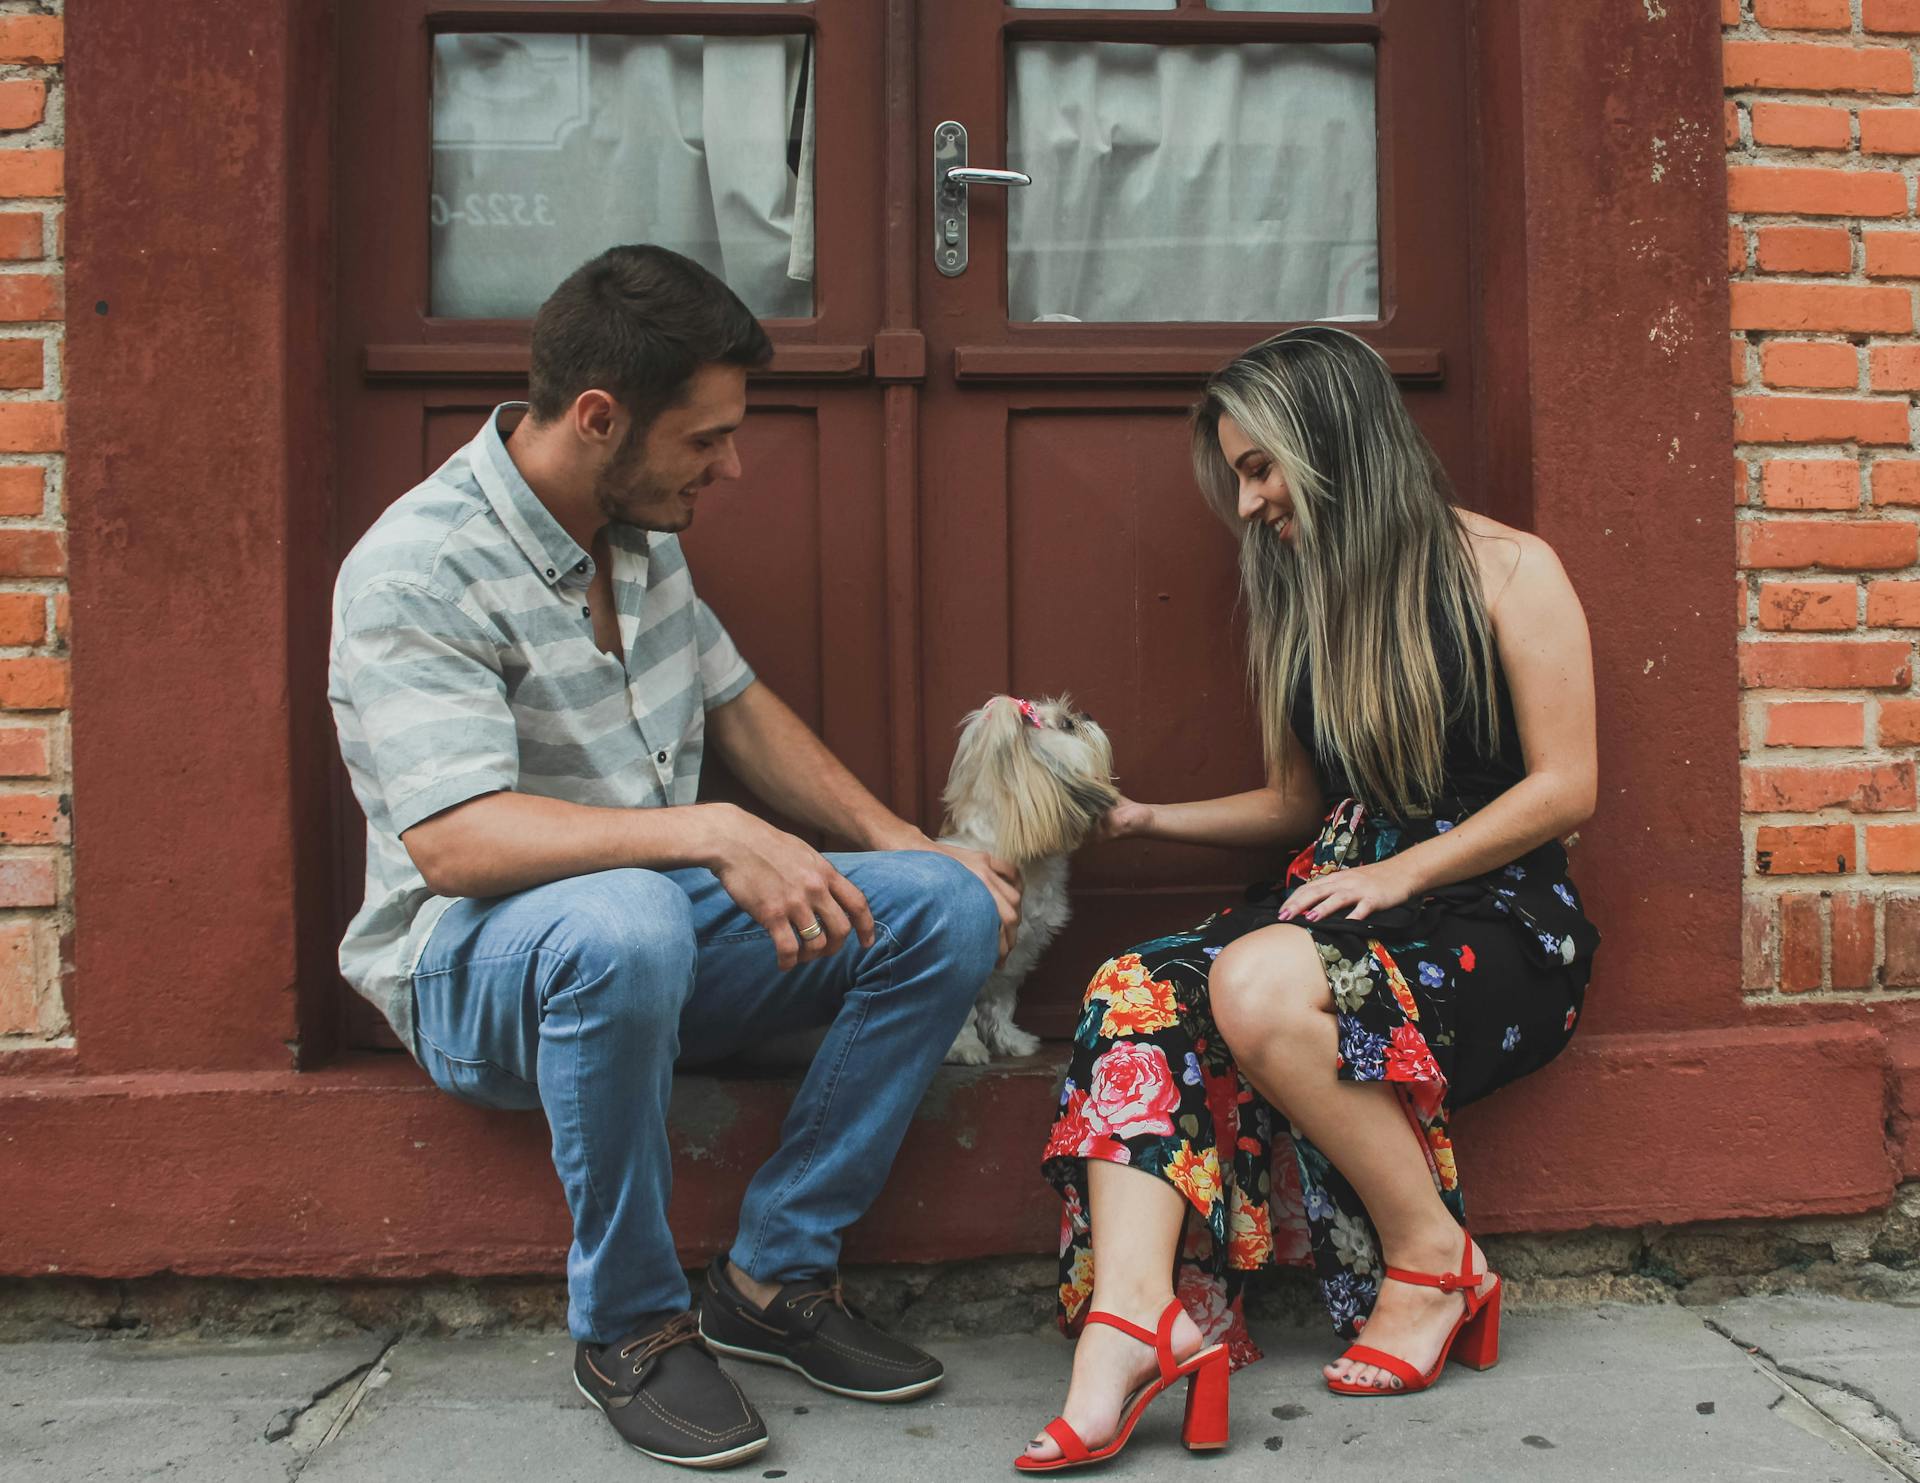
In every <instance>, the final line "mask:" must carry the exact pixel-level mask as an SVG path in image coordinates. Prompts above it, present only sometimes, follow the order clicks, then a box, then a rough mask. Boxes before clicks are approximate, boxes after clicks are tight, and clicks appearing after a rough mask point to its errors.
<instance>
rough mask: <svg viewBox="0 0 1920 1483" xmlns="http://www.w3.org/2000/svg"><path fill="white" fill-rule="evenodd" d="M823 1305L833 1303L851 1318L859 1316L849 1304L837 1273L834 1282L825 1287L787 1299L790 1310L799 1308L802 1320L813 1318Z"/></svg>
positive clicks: (799, 1293)
mask: <svg viewBox="0 0 1920 1483" xmlns="http://www.w3.org/2000/svg"><path fill="white" fill-rule="evenodd" d="M822 1303H831V1304H832V1305H833V1306H834V1307H836V1308H838V1309H839V1310H840V1311H841V1312H842V1313H844V1314H846V1315H847V1316H848V1317H849V1318H852V1317H857V1316H858V1315H857V1314H855V1313H854V1311H853V1309H852V1308H851V1307H849V1306H848V1304H847V1295H846V1293H845V1292H844V1291H843V1290H842V1288H841V1286H840V1278H839V1275H838V1274H837V1273H836V1274H835V1276H834V1278H833V1281H831V1282H829V1283H828V1284H827V1285H826V1286H825V1287H821V1288H815V1289H814V1290H813V1291H812V1292H797V1293H795V1294H794V1295H793V1296H792V1297H790V1298H788V1299H787V1306H788V1307H789V1308H797V1309H798V1310H799V1312H800V1316H801V1317H802V1318H811V1317H813V1315H814V1313H815V1312H817V1311H818V1309H819V1307H820V1305H821V1304H822Z"/></svg>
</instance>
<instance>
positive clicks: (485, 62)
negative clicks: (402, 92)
mask: <svg viewBox="0 0 1920 1483" xmlns="http://www.w3.org/2000/svg"><path fill="white" fill-rule="evenodd" d="M811 64H812V49H811V47H810V45H809V42H808V38H806V37H804V36H737V37H735V36H730V37H712V36H564V35H551V34H543V35H476V34H460V35H442V36H437V37H435V38H434V47H433V184H432V195H431V199H430V200H429V201H428V211H429V213H430V215H429V220H430V222H431V231H430V240H431V251H430V261H431V290H430V293H429V296H428V297H429V305H430V312H431V313H433V314H436V315H446V316H454V317H467V318H476V317H478V318H524V317H526V316H529V315H531V314H532V313H533V311H534V310H535V309H536V308H538V307H539V304H540V301H541V300H542V299H543V298H545V297H546V295H547V294H548V293H549V292H551V291H552V289H553V287H554V286H555V285H556V284H557V283H559V281H560V280H561V279H562V278H564V277H565V276H566V275H567V274H568V273H570V272H572V271H573V269H574V268H576V267H578V266H579V265H580V264H581V263H583V262H585V261H586V260H587V259H588V258H590V257H592V256H594V255H595V254H596V253H598V252H600V251H602V250H604V249H605V248H608V247H611V246H614V245H615V244H617V243H623V242H657V243H659V244H660V245H661V246H664V247H671V248H673V249H674V250H675V251H677V252H683V253H685V254H686V255H687V256H688V257H691V258H693V259H694V260H696V261H697V262H699V263H701V264H703V265H704V266H706V267H708V268H710V269H712V270H713V271H714V272H715V273H717V274H719V275H720V277H722V278H724V279H725V280H726V281H727V283H728V284H729V285H730V286H731V287H732V288H733V290H734V291H735V292H736V293H738V294H739V295H740V297H741V298H743V299H744V300H746V302H747V305H748V307H749V308H751V309H752V310H753V311H754V313H756V314H758V315H760V316H762V317H763V318H796V317H802V316H805V315H808V314H811V313H812V312H813V137H814V135H813V67H812V65H811Z"/></svg>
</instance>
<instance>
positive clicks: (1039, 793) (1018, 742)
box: [940, 695, 1120, 1066]
mask: <svg viewBox="0 0 1920 1483" xmlns="http://www.w3.org/2000/svg"><path fill="white" fill-rule="evenodd" d="M960 726H961V730H960V746H959V750H958V751H956V752H955V753H954V758H953V768H952V770H951V771H950V772H949V773H948V774H947V789H946V792H945V794H943V795H942V798H943V801H944V802H945V804H946V806H947V822H946V826H945V832H944V833H943V834H942V835H941V837H940V838H941V842H942V843H943V844H957V845H964V846H965V847H967V848H968V849H974V850H985V851H986V852H987V853H988V854H991V855H998V856H999V857H1000V858H1001V859H1002V860H1006V861H1008V862H1009V863H1011V864H1013V865H1017V866H1019V867H1020V873H1021V878H1022V889H1021V894H1020V926H1019V930H1018V935H1017V936H1016V937H1015V939H1014V945H1013V951H1012V952H1011V953H1010V954H1008V955H1007V961H1006V962H1005V963H1003V964H1001V965H1000V967H998V968H996V969H995V970H994V971H993V974H992V976H991V977H989V978H988V979H987V982H986V986H985V987H984V988H982V989H981V990H980V997H979V998H978V999H977V1000H976V1001H975V1002H974V1006H973V1012H972V1013H971V1014H970V1015H968V1017H967V1023H966V1024H965V1026H964V1027H962V1029H961V1031H960V1034H959V1037H958V1038H957V1039H956V1040H955V1041H954V1042H953V1048H952V1049H951V1050H949V1051H948V1052H947V1061H948V1062H949V1063H950V1064H953V1065H962V1066H978V1065H981V1064H983V1063H985V1062H986V1061H987V1060H988V1058H989V1057H991V1056H993V1055H1003V1056H1030V1055H1032V1054H1033V1053H1034V1052H1035V1051H1037V1050H1038V1049H1039V1048H1040V1041H1039V1038H1038V1037H1037V1036H1033V1035H1029V1034H1028V1033H1027V1032H1026V1031H1025V1030H1022V1029H1020V1028H1019V1027H1018V1026H1017V1025H1015V1024H1014V1022H1013V999H1014V994H1015V993H1016V992H1017V991H1018V990H1019V987H1020V984H1021V981H1022V980H1023V979H1025V978H1026V976H1027V974H1028V973H1030V972H1031V971H1032V969H1033V965H1034V964H1035V963H1036V962H1038V961H1039V958H1040V954H1041V953H1043V952H1045V951H1046V948H1047V944H1048V943H1050V942H1052V941H1053V939H1054V936H1055V934H1057V933H1058V932H1059V931H1060V929H1061V928H1062V927H1064V926H1065V925H1066V924H1067V917H1068V915H1069V904H1068V901H1067V859H1066V857H1067V856H1068V855H1069V854H1070V853H1072V852H1073V851H1074V850H1075V849H1077V848H1079V846H1080V845H1081V844H1082V843H1083V842H1084V841H1085V840H1086V838H1087V836H1088V835H1089V834H1090V833H1092V831H1093V827H1094V825H1095V824H1097V823H1099V821H1100V819H1101V816H1102V815H1104V814H1105V813H1106V811H1107V810H1108V809H1110V808H1112V807H1113V806H1114V804H1115V803H1116V802H1118V801H1119V797H1120V794H1119V791H1118V790H1117V789H1116V788H1115V787H1114V785H1113V747H1112V744H1111V743H1110V742H1108V740H1107V734H1106V732H1104V731H1102V730H1101V729H1100V728H1099V726H1098V725H1096V724H1095V723H1094V721H1093V718H1092V717H1090V716H1087V715H1084V714H1082V713H1081V712H1079V711H1076V710H1075V709H1074V708H1073V702H1072V701H1071V700H1070V699H1069V698H1068V697H1066V696H1064V695H1062V696H1059V697H1058V698H1056V699H1052V700H1038V701H1034V700H1019V699H1016V698H1015V697H1014V696H1011V695H996V696H994V697H993V699H991V700H989V701H988V702H987V703H986V704H985V705H983V706H982V707H981V708H980V709H979V710H977V711H974V712H973V713H972V714H971V715H969V716H968V717H967V718H966V720H964V721H962V722H961V723H960Z"/></svg>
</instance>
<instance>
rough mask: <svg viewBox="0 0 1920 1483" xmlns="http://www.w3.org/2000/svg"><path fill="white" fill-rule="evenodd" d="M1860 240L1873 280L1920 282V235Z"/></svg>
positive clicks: (1885, 235) (1887, 233)
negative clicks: (1907, 279)
mask: <svg viewBox="0 0 1920 1483" xmlns="http://www.w3.org/2000/svg"><path fill="white" fill-rule="evenodd" d="M1860 240H1861V241H1862V242H1864V243H1865V244H1866V268H1867V276H1868V277H1869V278H1920V232H1893V231H1883V232H1863V233H1861V237H1860ZM1833 271H1835V272H1842V271H1844V269H1834V270H1833Z"/></svg>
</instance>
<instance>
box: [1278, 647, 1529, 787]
mask: <svg viewBox="0 0 1920 1483" xmlns="http://www.w3.org/2000/svg"><path fill="white" fill-rule="evenodd" d="M1430 621H1431V622H1432V623H1433V628H1434V639H1435V644H1436V648H1437V650H1438V658H1439V663H1440V681H1441V687H1442V689H1443V690H1444V691H1445V692H1446V693H1447V694H1449V695H1451V696H1453V697H1454V702H1455V704H1454V709H1453V710H1452V711H1451V712H1450V713H1449V714H1448V716H1447V723H1446V736H1445V743H1446V745H1445V750H1444V752H1443V754H1442V760H1441V774H1442V778H1441V790H1440V796H1439V797H1438V798H1435V799H1433V800H1431V803H1430V809H1431V808H1435V807H1438V808H1444V807H1446V806H1448V805H1450V804H1452V803H1454V802H1456V801H1459V802H1465V803H1467V804H1469V805H1478V804H1484V803H1486V802H1487V801H1488V800H1489V799H1492V798H1495V797H1497V796H1498V795H1499V794H1502V793H1504V792H1506V791H1507V789H1509V788H1511V787H1512V786H1513V785H1514V784H1515V783H1517V782H1519V781H1520V780H1521V779H1522V778H1524V777H1525V776H1526V775H1527V764H1526V758H1525V756H1524V754H1523V753H1522V752H1521V749H1520V724H1519V721H1518V720H1517V719H1516V718H1515V716H1514V710H1513V694H1512V692H1511V691H1510V690H1509V688H1508V686H1507V675H1506V671H1505V670H1504V669H1503V668H1501V665H1500V653H1499V650H1498V649H1496V650H1495V651H1494V655H1493V688H1494V706H1495V710H1496V713H1497V714H1498V715H1499V718H1500V733H1499V736H1498V737H1497V738H1496V739H1495V743H1494V747H1493V751H1492V754H1491V755H1489V754H1488V753H1487V751H1486V748H1485V743H1484V742H1483V740H1482V738H1481V736H1480V727H1479V718H1478V716H1477V715H1476V714H1473V713H1472V712H1471V711H1470V710H1469V708H1468V706H1467V705H1466V703H1465V686H1464V685H1462V684H1461V679H1462V676H1463V675H1464V674H1465V672H1466V666H1465V663H1464V662H1463V659H1462V656H1461V649H1460V643H1459V639H1458V637H1457V636H1456V635H1455V634H1454V633H1453V631H1452V630H1451V628H1449V627H1448V626H1447V624H1446V621H1445V620H1444V618H1442V617H1441V616H1440V615H1439V613H1438V612H1437V611H1436V612H1434V613H1433V614H1432V615H1431V619H1430ZM1288 714H1289V716H1290V718H1291V720H1292V722H1293V734H1294V735H1295V736H1297V737H1299V738H1300V743H1301V745H1302V746H1304V747H1305V748H1306V749H1307V752H1308V755H1309V756H1311V757H1312V758H1313V773H1314V777H1315V779H1316V780H1317V781H1318V782H1319V784H1320V793H1321V797H1322V798H1324V799H1325V800H1326V802H1327V803H1328V805H1329V806H1331V805H1332V804H1334V803H1337V802H1339V801H1340V800H1341V799H1343V798H1356V797H1358V796H1359V795H1358V793H1357V792H1356V791H1355V788H1354V784H1353V782H1352V780H1351V779H1350V778H1348V776H1347V772H1346V768H1345V766H1344V765H1343V764H1342V763H1341V761H1340V759H1339V758H1338V757H1335V756H1331V755H1324V754H1322V753H1321V751H1320V749H1319V747H1318V746H1317V745H1316V744H1315V742H1314V736H1313V719H1314V708H1313V685H1312V683H1311V681H1310V680H1309V679H1308V677H1307V675H1306V674H1305V672H1304V670H1303V673H1302V674H1301V677H1300V680H1299V682H1298V683H1297V684H1296V685H1295V686H1294V690H1293V696H1292V703H1291V704H1290V705H1289V707H1288ZM1360 801H1361V802H1363V803H1368V804H1369V805H1370V806H1371V800H1368V799H1361V800H1360Z"/></svg>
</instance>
